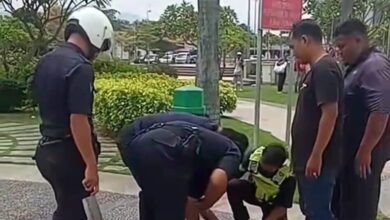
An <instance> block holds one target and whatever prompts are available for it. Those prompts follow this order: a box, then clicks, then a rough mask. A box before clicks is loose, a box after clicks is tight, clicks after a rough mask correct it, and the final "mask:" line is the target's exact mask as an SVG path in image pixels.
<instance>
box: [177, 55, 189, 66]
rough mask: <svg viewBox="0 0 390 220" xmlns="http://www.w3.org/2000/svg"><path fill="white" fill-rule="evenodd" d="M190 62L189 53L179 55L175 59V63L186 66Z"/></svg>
mask: <svg viewBox="0 0 390 220" xmlns="http://www.w3.org/2000/svg"><path fill="white" fill-rule="evenodd" d="M188 62H189V54H188V53H179V54H177V55H176V57H175V63H179V64H185V63H188Z"/></svg>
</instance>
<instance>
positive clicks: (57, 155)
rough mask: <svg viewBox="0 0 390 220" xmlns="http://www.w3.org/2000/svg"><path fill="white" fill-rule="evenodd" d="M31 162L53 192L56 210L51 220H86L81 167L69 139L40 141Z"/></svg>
mask: <svg viewBox="0 0 390 220" xmlns="http://www.w3.org/2000/svg"><path fill="white" fill-rule="evenodd" d="M34 159H35V160H36V163H37V166H38V169H39V171H40V173H41V174H42V176H43V177H44V178H45V179H46V180H47V181H48V182H49V184H50V185H51V187H52V188H53V191H54V195H55V199H56V202H57V209H56V210H55V212H54V214H53V220H86V219H87V216H86V214H85V211H84V207H83V203H82V199H83V198H85V197H88V196H89V193H88V192H86V191H85V190H84V187H83V185H82V181H83V179H84V172H85V163H84V161H83V159H82V157H81V155H80V153H79V151H78V149H77V147H76V145H75V143H74V141H73V139H72V138H71V137H69V138H66V139H49V138H42V139H41V141H40V143H39V144H38V147H37V150H36V153H35V156H34Z"/></svg>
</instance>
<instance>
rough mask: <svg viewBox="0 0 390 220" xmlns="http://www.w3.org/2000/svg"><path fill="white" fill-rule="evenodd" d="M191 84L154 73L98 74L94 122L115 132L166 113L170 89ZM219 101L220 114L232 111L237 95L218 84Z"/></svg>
mask: <svg viewBox="0 0 390 220" xmlns="http://www.w3.org/2000/svg"><path fill="white" fill-rule="evenodd" d="M193 83H194V82H193V81H191V80H177V79H174V78H171V77H168V76H165V75H156V74H131V77H129V75H126V74H117V75H115V76H114V77H111V78H110V77H109V75H102V76H101V77H99V78H98V79H97V80H96V91H97V93H96V98H95V106H94V111H95V119H96V121H97V123H98V125H99V127H100V128H102V129H103V130H104V131H106V132H113V133H116V132H118V131H119V130H120V129H121V128H122V127H123V126H124V125H125V124H127V123H130V122H132V121H133V120H134V119H136V118H138V117H141V116H144V115H146V114H153V113H158V112H167V111H170V109H171V107H172V98H173V93H174V90H175V89H176V88H178V87H181V86H184V85H190V84H193ZM220 99H221V111H223V112H231V111H233V110H234V109H235V108H236V103H237V96H236V94H235V92H234V90H233V88H232V87H231V86H230V85H229V84H227V83H221V84H220Z"/></svg>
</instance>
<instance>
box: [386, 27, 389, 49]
mask: <svg viewBox="0 0 390 220" xmlns="http://www.w3.org/2000/svg"><path fill="white" fill-rule="evenodd" d="M386 49H387V56H389V55H390V23H389V32H388V34H387V48H386Z"/></svg>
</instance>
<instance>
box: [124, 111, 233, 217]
mask: <svg viewBox="0 0 390 220" xmlns="http://www.w3.org/2000/svg"><path fill="white" fill-rule="evenodd" d="M177 119H178V120H177ZM211 124H212V125H211ZM210 125H211V126H210ZM217 127H218V126H216V125H215V124H213V123H211V122H210V121H209V120H208V119H206V118H202V117H197V116H194V115H190V114H187V115H183V114H178V113H168V114H158V115H152V116H147V117H145V118H140V119H138V120H136V121H135V122H134V123H133V124H131V125H130V126H129V127H127V128H125V129H124V130H123V131H122V132H121V134H120V136H119V145H118V147H119V148H120V152H121V156H122V159H123V161H124V163H125V164H126V165H127V166H128V167H129V168H130V170H131V172H132V174H133V176H134V178H135V180H136V181H137V183H138V185H139V186H140V187H141V190H142V191H141V192H140V219H141V220H167V219H169V220H183V219H185V208H186V203H187V197H188V196H190V197H192V198H195V199H196V200H197V201H196V205H197V208H198V209H199V210H206V209H208V208H210V207H211V206H212V205H213V204H214V203H215V202H216V201H218V199H219V198H220V197H221V196H222V195H223V194H224V193H225V191H226V187H227V183H228V179H230V177H232V176H233V175H234V174H235V173H236V172H237V171H238V167H239V163H240V159H241V153H240V150H239V148H238V147H237V146H236V144H234V143H233V142H232V141H231V140H230V139H229V138H227V137H225V136H223V135H221V134H219V133H217V132H215V130H216V128H217ZM213 130H214V131H213Z"/></svg>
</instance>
